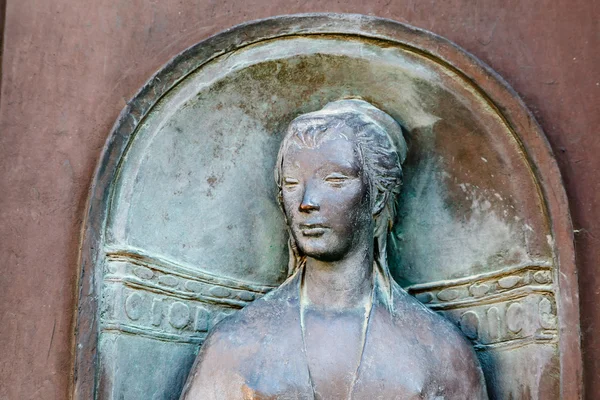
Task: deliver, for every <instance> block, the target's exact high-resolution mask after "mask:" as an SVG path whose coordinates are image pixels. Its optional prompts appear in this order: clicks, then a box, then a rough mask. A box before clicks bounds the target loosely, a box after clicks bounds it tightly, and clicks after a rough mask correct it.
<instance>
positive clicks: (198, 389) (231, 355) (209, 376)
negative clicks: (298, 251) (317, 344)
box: [181, 288, 290, 400]
mask: <svg viewBox="0 0 600 400" xmlns="http://www.w3.org/2000/svg"><path fill="white" fill-rule="evenodd" d="M280 289H281V288H279V289H276V290H274V291H273V292H271V293H269V294H268V295H267V296H265V297H264V298H262V299H259V300H256V301H255V302H253V303H251V304H250V305H248V306H247V307H245V308H243V309H242V310H240V311H238V312H236V313H235V314H233V315H231V316H229V317H227V318H225V319H224V320H222V321H221V322H219V323H218V324H217V325H216V326H215V327H214V328H213V329H212V330H211V332H210V333H209V335H208V336H207V338H206V340H205V342H204V344H203V345H202V347H201V349H200V352H199V353H198V356H197V357H196V361H195V363H194V366H193V367H192V370H191V372H190V375H189V377H188V380H187V383H186V385H185V388H184V391H183V394H182V397H181V399H182V400H213V399H214V400H217V399H219V400H220V399H231V400H235V399H242V398H244V388H245V387H246V381H247V379H248V376H247V373H248V371H247V370H248V367H249V365H251V364H253V363H255V362H256V361H257V359H259V357H260V354H261V353H263V352H264V349H265V346H264V342H265V341H269V337H270V336H272V335H274V334H275V333H276V332H275V327H276V326H277V324H276V323H275V322H276V321H277V320H278V319H279V318H280V317H282V315H284V314H286V312H287V313H289V310H288V309H289V308H290V304H289V302H288V303H286V302H285V300H286V299H285V295H282V293H281V291H279V290H280ZM283 290H285V288H284V289H283ZM278 291H279V292H278Z"/></svg>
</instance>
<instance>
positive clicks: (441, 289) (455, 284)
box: [407, 262, 558, 350]
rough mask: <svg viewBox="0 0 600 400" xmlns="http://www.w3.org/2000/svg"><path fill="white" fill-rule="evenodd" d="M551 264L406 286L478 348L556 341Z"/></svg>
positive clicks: (529, 265) (496, 347)
mask: <svg viewBox="0 0 600 400" xmlns="http://www.w3.org/2000/svg"><path fill="white" fill-rule="evenodd" d="M551 268H552V267H551V263H549V262H539V263H532V264H527V265H520V266H516V267H511V268H507V269H505V270H502V271H498V272H493V273H489V274H484V275H477V276H472V277H466V278H460V279H455V280H452V281H444V282H434V283H428V284H424V285H413V286H410V287H408V288H407V289H408V291H409V292H410V293H411V294H413V295H414V296H415V297H416V298H417V299H418V300H420V301H421V302H423V303H425V304H427V306H428V307H430V308H431V309H433V310H436V311H438V312H440V313H442V314H443V315H445V316H446V317H447V318H449V319H450V320H452V321H454V322H455V323H456V325H457V326H459V327H460V329H461V330H462V331H463V333H464V334H465V336H467V337H468V338H469V339H471V340H472V341H473V342H474V343H475V347H476V349H478V350H488V349H502V348H513V347H515V346H521V345H526V344H531V343H535V342H548V341H551V342H555V341H556V340H557V337H558V332H557V330H556V329H557V326H556V325H557V323H556V321H557V317H556V302H555V297H554V289H553V286H552V271H551Z"/></svg>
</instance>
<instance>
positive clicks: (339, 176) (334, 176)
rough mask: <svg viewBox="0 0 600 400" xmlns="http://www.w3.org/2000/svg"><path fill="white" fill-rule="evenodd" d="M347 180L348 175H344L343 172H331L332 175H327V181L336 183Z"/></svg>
mask: <svg viewBox="0 0 600 400" xmlns="http://www.w3.org/2000/svg"><path fill="white" fill-rule="evenodd" d="M347 180H348V177H347V176H346V175H342V174H331V175H328V176H327V177H325V181H327V182H329V183H334V184H341V183H344V182H345V181H347Z"/></svg>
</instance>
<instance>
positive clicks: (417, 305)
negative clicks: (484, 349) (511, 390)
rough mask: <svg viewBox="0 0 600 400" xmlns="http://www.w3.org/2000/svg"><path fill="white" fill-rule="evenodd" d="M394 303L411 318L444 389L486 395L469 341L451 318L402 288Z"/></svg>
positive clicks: (458, 393) (474, 397)
mask: <svg viewBox="0 0 600 400" xmlns="http://www.w3.org/2000/svg"><path fill="white" fill-rule="evenodd" d="M398 294H399V295H398V297H397V300H396V301H395V306H397V307H398V311H399V312H400V313H404V315H405V317H404V318H406V319H407V320H410V321H412V323H411V325H412V330H413V332H417V333H416V335H417V336H418V337H417V340H418V342H419V343H420V344H422V345H423V346H425V347H426V348H428V349H430V351H431V355H432V359H435V361H436V362H435V363H434V365H435V367H434V376H435V377H436V379H437V380H439V383H440V384H441V385H443V386H444V387H445V388H446V390H445V393H446V394H448V395H450V396H452V395H454V396H456V397H451V398H458V397H460V398H464V399H468V400H471V399H472V400H479V399H487V398H488V397H487V391H486V387H485V379H484V377H483V371H482V369H481V364H480V363H479V359H478V358H477V355H476V353H475V350H474V348H473V344H472V343H471V342H470V341H469V340H468V339H467V338H466V337H465V336H464V335H463V333H462V332H461V331H460V330H459V329H458V327H456V326H455V325H454V324H453V323H452V322H450V321H449V320H447V319H446V318H444V317H443V316H441V315H439V314H437V313H435V312H433V311H431V310H430V309H429V308H427V307H426V306H425V305H423V304H422V303H421V302H419V301H417V300H416V299H415V298H414V297H412V296H410V295H408V294H407V293H406V292H405V291H404V290H402V289H400V292H398Z"/></svg>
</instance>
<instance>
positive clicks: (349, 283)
mask: <svg viewBox="0 0 600 400" xmlns="http://www.w3.org/2000/svg"><path fill="white" fill-rule="evenodd" d="M358 250H359V251H356V252H354V253H353V254H348V255H347V256H346V257H344V258H343V259H341V260H337V261H320V260H316V259H314V258H310V257H309V258H307V260H306V265H305V267H304V278H303V280H302V285H303V293H305V294H306V297H307V298H305V299H303V300H302V301H306V302H307V303H306V304H310V305H313V306H317V307H319V308H327V309H335V310H343V309H349V308H358V307H363V306H364V304H365V303H366V302H367V300H368V299H369V297H370V295H371V291H372V288H373V279H372V276H373V250H372V248H363V249H358Z"/></svg>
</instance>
